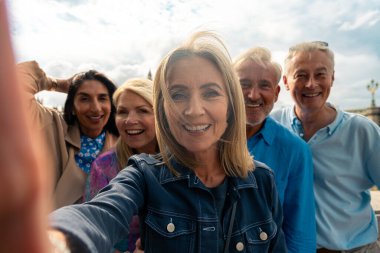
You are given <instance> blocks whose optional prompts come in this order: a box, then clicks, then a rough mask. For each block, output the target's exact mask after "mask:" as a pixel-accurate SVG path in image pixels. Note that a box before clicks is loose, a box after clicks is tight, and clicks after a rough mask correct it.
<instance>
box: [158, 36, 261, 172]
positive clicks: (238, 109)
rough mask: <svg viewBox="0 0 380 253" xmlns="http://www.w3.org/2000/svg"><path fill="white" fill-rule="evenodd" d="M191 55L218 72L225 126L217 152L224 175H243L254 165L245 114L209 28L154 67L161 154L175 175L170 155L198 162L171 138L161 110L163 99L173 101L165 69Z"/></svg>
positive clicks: (224, 55) (222, 49) (235, 81)
mask: <svg viewBox="0 0 380 253" xmlns="http://www.w3.org/2000/svg"><path fill="white" fill-rule="evenodd" d="M191 57H201V58H203V59H206V60H208V61H209V62H211V63H212V64H213V65H214V66H215V67H216V68H217V69H218V70H219V72H220V74H221V75H222V78H223V80H224V83H225V86H226V93H227V96H228V103H229V105H228V115H227V124H228V126H227V128H226V130H225V132H224V134H223V135H222V137H221V140H220V141H219V143H218V156H219V159H220V161H221V164H222V167H223V169H224V171H225V173H226V174H227V175H228V176H238V177H246V176H247V173H248V171H250V170H253V169H254V164H253V159H252V157H251V156H250V154H249V152H248V149H247V143H246V130H245V122H246V120H245V117H246V116H245V107H244V99H243V94H242V90H241V88H240V85H239V82H238V79H237V76H236V74H235V71H234V70H233V68H232V64H231V58H230V56H229V54H228V51H227V49H226V47H225V45H224V43H223V41H222V40H221V39H220V38H219V37H218V36H217V35H216V34H215V33H213V32H209V31H202V32H197V33H195V34H193V36H191V37H190V39H189V40H188V41H186V42H185V43H184V44H183V45H182V46H179V47H178V48H176V49H174V50H172V51H171V52H169V53H168V54H167V55H166V56H165V57H164V58H163V59H162V61H161V63H160V65H159V67H158V69H157V72H156V76H155V79H154V85H153V93H154V96H153V102H154V103H153V107H154V112H155V119H156V134H157V141H158V145H159V148H160V151H161V155H162V158H163V160H164V162H165V163H166V164H167V165H168V167H169V169H170V170H171V171H172V172H173V173H174V174H175V175H178V172H177V171H176V170H175V169H174V168H173V166H172V165H171V163H170V160H171V159H172V158H174V159H175V160H176V161H177V162H180V163H181V164H183V165H185V166H186V167H188V168H191V169H193V168H195V167H196V166H198V164H197V163H196V161H194V160H193V159H192V156H191V155H189V153H188V151H187V150H186V149H185V148H184V147H183V146H181V145H180V144H179V143H178V142H177V141H176V140H175V138H174V136H173V135H172V133H171V131H170V129H169V125H168V120H167V118H166V113H165V111H164V101H166V102H167V103H169V104H170V105H171V108H173V109H174V102H173V101H172V99H171V97H170V95H169V92H168V70H169V69H170V68H171V67H172V66H173V65H174V64H175V63H176V62H177V61H178V60H181V59H186V58H191Z"/></svg>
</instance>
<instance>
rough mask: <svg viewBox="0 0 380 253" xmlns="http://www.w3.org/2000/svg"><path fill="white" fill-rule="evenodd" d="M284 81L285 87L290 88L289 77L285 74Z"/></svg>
mask: <svg viewBox="0 0 380 253" xmlns="http://www.w3.org/2000/svg"><path fill="white" fill-rule="evenodd" d="M282 81H283V82H284V86H285V89H286V90H289V84H288V78H287V77H286V76H285V75H284V76H283V77H282Z"/></svg>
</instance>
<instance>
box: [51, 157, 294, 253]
mask: <svg viewBox="0 0 380 253" xmlns="http://www.w3.org/2000/svg"><path fill="white" fill-rule="evenodd" d="M173 165H174V168H176V170H177V171H178V172H179V173H180V176H174V175H173V174H172V173H171V172H170V171H169V169H168V168H167V166H165V165H164V164H163V163H162V162H161V161H159V160H156V159H155V158H153V157H152V156H149V155H145V154H143V155H138V156H133V157H132V158H130V160H129V166H128V167H127V168H126V169H124V170H122V171H121V172H120V173H119V175H118V176H117V177H115V178H114V179H113V180H112V181H111V182H110V184H109V185H108V186H106V187H105V188H103V189H102V190H101V191H100V193H99V194H98V195H97V196H96V197H95V198H94V199H92V200H91V201H90V202H87V203H85V204H82V205H74V206H68V207H64V208H61V209H59V210H56V211H55V212H54V213H53V214H52V215H51V218H52V219H51V225H52V226H53V227H54V228H57V229H59V230H62V231H65V232H66V233H68V234H70V238H74V240H77V241H79V242H80V243H81V244H82V246H83V247H84V248H86V249H87V251H88V252H109V249H110V248H111V247H112V245H113V244H114V243H115V242H117V241H118V240H120V239H121V238H123V235H124V236H125V234H127V232H128V228H129V222H130V221H131V218H132V216H133V215H134V214H136V213H138V214H139V215H140V221H141V239H142V244H143V246H144V250H145V253H150V252H155V253H157V252H181V253H186V252H189V253H190V252H191V253H192V252H205V253H207V252H212V253H215V252H218V243H219V240H225V239H226V237H227V232H228V228H229V224H230V219H231V213H232V206H233V203H234V202H237V208H236V215H235V220H234V223H233V229H232V234H231V240H230V244H229V250H228V252H230V253H234V252H255V253H256V252H281V253H282V252H287V249H286V246H285V239H284V234H283V232H282V230H281V225H282V211H281V206H280V202H279V199H278V195H277V190H276V187H275V183H274V175H273V173H272V171H271V170H270V169H269V168H268V167H267V166H266V165H264V164H263V163H259V162H256V161H255V165H256V169H255V170H254V171H253V172H249V174H248V177H247V178H237V177H228V181H229V184H228V189H227V195H226V199H225V209H224V210H225V211H224V213H223V216H224V217H223V218H222V234H223V238H219V237H220V236H219V231H218V226H217V224H218V221H219V219H218V217H217V210H216V208H215V201H214V197H213V195H212V194H211V192H210V190H209V189H208V188H207V187H205V186H204V185H203V183H202V182H201V181H200V180H199V178H198V177H197V176H196V175H195V174H194V172H193V171H192V170H190V169H187V168H185V167H184V166H181V165H180V164H178V163H174V164H173ZM143 221H144V222H143ZM223 243H224V241H223Z"/></svg>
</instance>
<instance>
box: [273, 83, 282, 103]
mask: <svg viewBox="0 0 380 253" xmlns="http://www.w3.org/2000/svg"><path fill="white" fill-rule="evenodd" d="M275 89H276V90H275V91H274V92H275V99H274V102H277V100H278V94H280V90H281V87H280V85H278V84H277V86H276V88H275Z"/></svg>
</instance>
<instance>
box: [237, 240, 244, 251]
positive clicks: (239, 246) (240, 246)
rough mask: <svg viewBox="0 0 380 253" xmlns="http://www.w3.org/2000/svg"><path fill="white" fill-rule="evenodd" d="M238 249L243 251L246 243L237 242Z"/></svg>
mask: <svg viewBox="0 0 380 253" xmlns="http://www.w3.org/2000/svg"><path fill="white" fill-rule="evenodd" d="M236 250H237V251H243V250H244V244H243V243H242V242H238V243H237V244H236Z"/></svg>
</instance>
